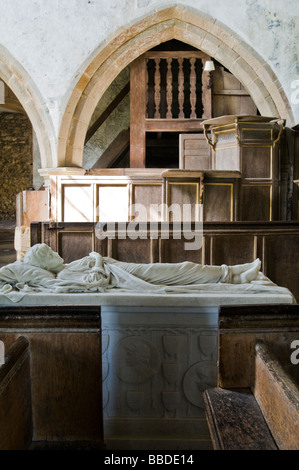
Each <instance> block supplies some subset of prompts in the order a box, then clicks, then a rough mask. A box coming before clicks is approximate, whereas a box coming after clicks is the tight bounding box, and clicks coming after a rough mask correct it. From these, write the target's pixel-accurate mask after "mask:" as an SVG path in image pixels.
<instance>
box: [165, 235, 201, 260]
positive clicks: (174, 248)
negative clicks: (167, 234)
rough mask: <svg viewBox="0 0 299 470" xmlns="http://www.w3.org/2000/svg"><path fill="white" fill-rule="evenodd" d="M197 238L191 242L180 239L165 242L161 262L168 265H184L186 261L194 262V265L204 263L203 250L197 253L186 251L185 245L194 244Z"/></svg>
mask: <svg viewBox="0 0 299 470" xmlns="http://www.w3.org/2000/svg"><path fill="white" fill-rule="evenodd" d="M194 242H195V238H191V239H190V240H188V241H187V240H185V239H180V240H176V239H174V238H171V239H169V240H163V243H162V253H161V258H162V259H161V261H162V262H167V263H182V262H184V261H192V262H193V263H198V264H202V263H203V258H202V257H203V253H202V248H201V249H199V250H196V251H193V250H186V249H185V243H194Z"/></svg>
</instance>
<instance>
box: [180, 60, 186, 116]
mask: <svg viewBox="0 0 299 470" xmlns="http://www.w3.org/2000/svg"><path fill="white" fill-rule="evenodd" d="M183 60H184V59H183V58H178V63H179V75H178V82H179V83H178V90H179V96H178V102H179V118H184V117H185V115H184V71H183Z"/></svg>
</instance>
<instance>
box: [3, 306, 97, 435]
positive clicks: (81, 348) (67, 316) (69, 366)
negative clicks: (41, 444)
mask: <svg viewBox="0 0 299 470" xmlns="http://www.w3.org/2000/svg"><path fill="white" fill-rule="evenodd" d="M24 335H26V337H27V338H28V340H29V342H30V353H31V392H32V416H33V440H34V441H60V442H64V443H66V442H70V441H72V442H74V441H85V442H87V441H89V442H98V443H99V444H100V443H101V442H102V441H103V421H102V392H101V324H100V309H99V308H98V307H86V306H82V307H74V306H72V307H69V306H61V307H44V308H42V307H29V308H27V307H22V308H20V307H0V339H1V340H2V341H4V343H5V344H9V343H12V342H14V341H15V340H16V339H17V338H18V337H19V336H24ZM21 370H23V368H22V369H21ZM25 370H26V368H25V369H24V371H25ZM20 390H21V388H20ZM20 390H16V393H19V391H20ZM22 400H24V397H22V398H21V397H20V400H19V401H18V400H17V399H16V400H14V401H15V402H16V406H19V403H20V402H22ZM18 424H19V423H18Z"/></svg>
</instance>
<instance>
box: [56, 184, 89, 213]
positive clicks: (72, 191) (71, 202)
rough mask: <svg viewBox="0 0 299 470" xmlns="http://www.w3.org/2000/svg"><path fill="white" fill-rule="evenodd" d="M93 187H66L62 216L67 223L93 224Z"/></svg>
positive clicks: (64, 188) (64, 189)
mask: <svg viewBox="0 0 299 470" xmlns="http://www.w3.org/2000/svg"><path fill="white" fill-rule="evenodd" d="M92 189H93V188H92V186H91V185H84V184H82V185H80V186H78V185H74V186H73V185H64V187H63V196H62V214H63V216H62V217H63V219H62V220H64V221H65V222H91V221H92V220H93V215H94V214H93V206H94V204H93V191H92Z"/></svg>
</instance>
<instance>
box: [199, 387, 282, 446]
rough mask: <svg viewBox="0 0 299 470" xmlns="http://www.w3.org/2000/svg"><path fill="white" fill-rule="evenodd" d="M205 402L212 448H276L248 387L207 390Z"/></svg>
mask: <svg viewBox="0 0 299 470" xmlns="http://www.w3.org/2000/svg"><path fill="white" fill-rule="evenodd" d="M204 403H205V409H206V414H207V420H208V424H209V429H210V434H211V439H212V442H213V447H214V449H217V450H277V445H276V443H275V441H274V439H273V437H272V435H271V432H270V430H269V427H268V425H267V423H266V421H265V418H264V415H263V413H262V411H261V409H260V407H259V405H258V403H257V401H256V399H255V397H254V394H253V393H252V392H251V390H250V389H236V390H233V389H232V390H229V389H224V388H220V387H218V388H213V389H211V390H206V391H205V392H204Z"/></svg>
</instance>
